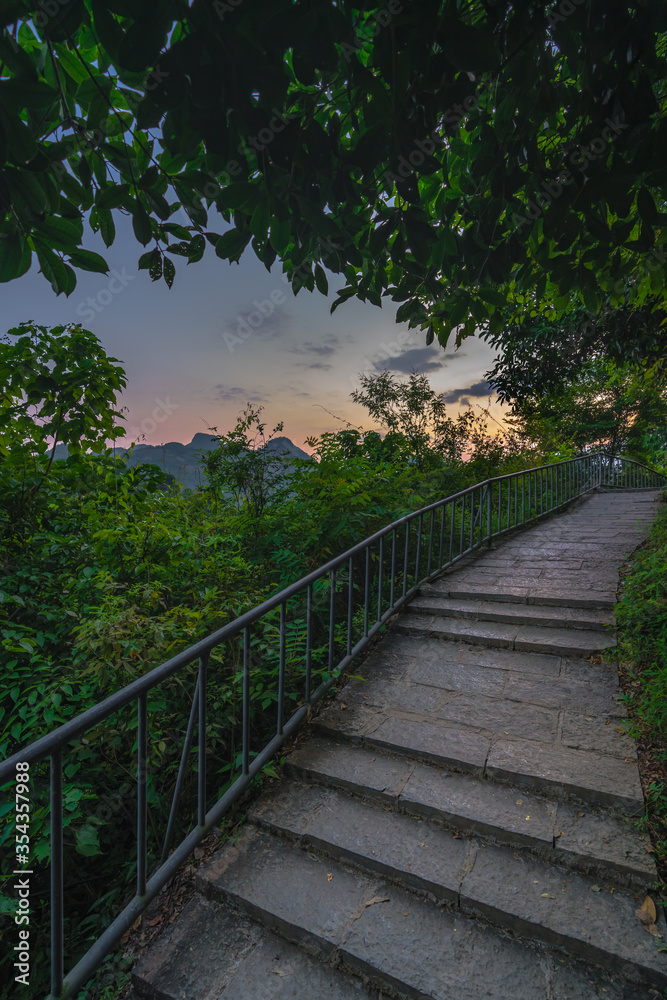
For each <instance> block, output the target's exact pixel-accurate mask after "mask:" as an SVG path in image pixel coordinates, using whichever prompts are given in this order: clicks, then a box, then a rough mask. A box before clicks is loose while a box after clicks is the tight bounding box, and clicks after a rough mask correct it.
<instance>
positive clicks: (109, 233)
mask: <svg viewBox="0 0 667 1000" xmlns="http://www.w3.org/2000/svg"><path fill="white" fill-rule="evenodd" d="M98 216H99V222H100V233H101V234H102V239H103V240H104V245H105V246H107V247H110V246H111V244H112V243H113V241H114V240H115V239H116V225H115V223H114V221H113V215H112V214H111V209H109V208H103V209H102V208H101V209H100V210H99V212H98Z"/></svg>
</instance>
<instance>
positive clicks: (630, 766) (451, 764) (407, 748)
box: [315, 706, 644, 817]
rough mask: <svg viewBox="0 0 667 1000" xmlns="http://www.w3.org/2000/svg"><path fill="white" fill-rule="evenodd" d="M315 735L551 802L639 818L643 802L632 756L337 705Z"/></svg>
mask: <svg viewBox="0 0 667 1000" xmlns="http://www.w3.org/2000/svg"><path fill="white" fill-rule="evenodd" d="M315 727H316V730H317V731H318V732H319V733H321V734H323V735H325V736H328V737H329V738H333V739H334V740H335V741H336V740H338V741H341V742H342V741H346V740H349V741H352V742H357V743H363V744H364V745H365V746H371V747H373V746H377V747H380V748H381V749H382V750H384V751H388V752H389V753H391V754H400V755H404V756H406V757H409V758H410V759H411V760H418V761H426V762H430V763H433V764H436V765H437V766H439V767H443V768H448V769H451V770H453V771H457V772H463V773H469V774H474V775H476V776H477V777H479V778H482V777H486V778H490V779H495V780H496V781H499V782H501V783H505V784H510V785H518V786H520V787H522V788H529V789H533V790H537V791H538V792H539V793H540V794H541V795H547V796H551V797H560V796H563V795H565V796H568V797H571V798H573V799H575V800H577V801H579V802H583V803H586V804H590V805H593V806H594V807H601V808H606V809H611V810H614V811H616V812H618V813H623V814H628V813H629V814H631V815H634V816H637V817H639V816H641V815H643V811H644V796H643V793H642V789H641V785H640V782H639V773H638V771H637V764H636V760H635V759H634V758H621V757H616V756H613V755H607V754H601V753H596V752H594V751H590V750H578V749H572V748H570V747H564V746H562V745H561V744H557V743H554V742H544V743H542V742H537V741H536V740H529V739H520V738H516V737H505V736H504V735H503V736H500V737H498V736H496V737H492V736H490V735H485V734H484V733H480V732H478V731H477V730H475V729H469V728H466V727H464V726H452V725H446V724H444V723H443V724H439V723H438V722H431V721H425V720H423V719H413V718H404V717H401V716H398V715H386V713H382V712H378V711H377V710H376V711H371V710H370V709H359V710H352V711H347V710H346V711H345V712H341V711H339V710H337V709H336V706H333V707H332V708H330V709H328V710H327V711H326V712H323V713H322V714H321V715H319V716H318V717H317V719H316V721H315Z"/></svg>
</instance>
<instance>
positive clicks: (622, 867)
mask: <svg viewBox="0 0 667 1000" xmlns="http://www.w3.org/2000/svg"><path fill="white" fill-rule="evenodd" d="M555 830H556V848H555V849H556V854H557V855H558V856H559V857H561V858H563V860H565V861H566V862H567V863H568V864H571V863H572V861H575V862H576V864H577V867H578V868H580V869H582V868H583V869H584V870H585V869H586V867H588V868H589V869H590V870H591V871H592V872H596V871H600V870H602V865H604V867H605V868H606V869H607V871H609V870H611V871H613V872H614V873H617V874H618V876H621V878H622V880H623V884H626V883H628V882H629V883H631V884H634V885H638V886H640V887H641V888H642V889H644V890H646V891H648V890H649V888H650V887H651V886H652V884H653V883H654V882H655V880H656V878H657V873H656V867H655V862H654V861H653V858H652V857H651V854H650V853H649V852H648V850H647V848H648V847H650V846H651V845H650V841H649V840H648V838H647V837H645V836H644V835H643V834H641V833H639V831H638V830H637V829H635V827H634V826H633V825H632V824H631V823H630V822H629V821H628V820H624V819H623V818H621V817H618V816H609V815H606V814H604V813H597V812H593V811H591V810H590V809H581V808H578V807H575V806H573V805H570V804H569V803H567V802H560V803H559V804H558V810H557V813H556V826H555Z"/></svg>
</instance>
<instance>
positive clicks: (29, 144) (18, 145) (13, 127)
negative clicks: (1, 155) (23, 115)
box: [0, 106, 39, 163]
mask: <svg viewBox="0 0 667 1000" xmlns="http://www.w3.org/2000/svg"><path fill="white" fill-rule="evenodd" d="M0 125H1V126H2V130H3V131H4V133H5V136H6V138H7V145H8V146H9V151H10V153H11V154H12V156H13V158H14V160H15V161H16V163H30V161H31V160H32V159H34V157H35V156H37V153H38V152H39V146H38V145H37V142H36V141H35V137H34V136H33V134H32V131H31V129H30V127H29V126H28V125H27V124H26V123H25V122H24V121H22V120H21V119H20V118H19V117H18V116H17V115H16V114H7V113H5V111H3V109H2V107H1V106H0Z"/></svg>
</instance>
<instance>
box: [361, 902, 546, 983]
mask: <svg viewBox="0 0 667 1000" xmlns="http://www.w3.org/2000/svg"><path fill="white" fill-rule="evenodd" d="M382 895H386V896H388V897H389V898H388V900H387V902H385V903H379V904H376V905H375V906H369V907H367V908H366V909H365V910H364V912H363V913H362V914H361V916H360V917H359V919H358V920H356V921H355V922H354V924H353V925H352V927H351V928H350V930H349V931H348V933H347V935H346V937H345V939H344V941H343V943H342V946H341V952H342V956H343V960H344V961H345V962H346V963H349V964H350V965H351V966H352V967H355V968H357V969H358V970H359V972H361V973H363V974H365V975H369V976H371V977H372V978H373V979H374V980H375V981H377V980H378V979H379V978H381V980H382V981H384V982H385V983H387V984H388V985H389V986H390V987H391V988H392V990H393V991H396V992H397V993H398V994H399V995H401V996H408V997H413V998H420V1000H423V998H424V997H431V998H433V1000H480V998H481V997H493V998H494V1000H547V997H548V992H547V989H548V985H547V979H548V972H547V967H546V963H545V962H544V960H543V958H542V956H541V955H540V954H538V953H537V952H535V951H533V950H531V949H530V948H527V947H525V946H524V945H522V944H521V943H519V942H516V941H511V940H509V939H508V938H506V937H503V936H501V935H500V934H499V933H498V932H497V931H495V930H494V929H493V928H491V927H485V926H483V925H479V924H476V923H475V922H473V921H470V920H465V919H464V918H462V917H461V916H460V915H457V914H452V913H448V912H447V911H446V910H442V909H437V908H435V907H434V906H432V905H430V904H428V903H427V902H425V901H422V900H419V899H416V898H415V897H414V896H411V895H409V894H408V893H406V892H404V891H402V890H400V889H397V888H395V887H393V886H388V887H387V891H386V892H383V893H382Z"/></svg>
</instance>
